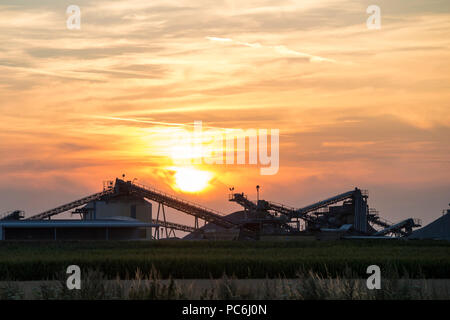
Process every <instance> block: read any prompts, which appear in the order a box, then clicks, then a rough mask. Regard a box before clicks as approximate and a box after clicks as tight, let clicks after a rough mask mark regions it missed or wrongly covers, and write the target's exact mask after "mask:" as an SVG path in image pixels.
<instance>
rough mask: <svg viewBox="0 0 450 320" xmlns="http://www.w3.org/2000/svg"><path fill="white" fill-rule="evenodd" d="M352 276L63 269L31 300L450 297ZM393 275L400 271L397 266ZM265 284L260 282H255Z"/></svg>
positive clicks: (16, 295) (402, 282)
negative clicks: (198, 281) (370, 284)
mask: <svg viewBox="0 0 450 320" xmlns="http://www.w3.org/2000/svg"><path fill="white" fill-rule="evenodd" d="M346 272H347V275H346V276H347V277H346V278H341V277H338V278H329V277H323V276H321V275H319V274H317V273H314V272H313V271H311V270H309V271H307V272H306V271H299V272H298V273H297V277H296V278H295V279H286V278H282V277H280V278H277V279H265V280H247V281H250V282H246V283H242V281H240V280H239V279H237V278H236V277H235V276H227V275H223V276H222V277H221V278H220V279H215V280H214V279H211V280H210V281H211V282H210V285H209V286H207V287H206V288H201V287H195V286H193V285H192V284H195V280H194V281H193V283H192V284H191V285H186V284H184V285H183V284H180V283H179V281H177V280H174V279H173V278H170V279H168V280H167V279H163V278H162V277H161V274H160V273H159V272H158V271H157V270H156V269H152V270H151V272H150V273H148V274H144V273H142V271H140V270H137V271H136V272H135V274H134V276H133V277H131V278H128V279H122V280H121V279H119V278H117V279H115V280H108V279H107V278H106V277H105V275H104V274H102V273H101V272H99V271H97V270H88V271H87V272H85V273H84V276H83V278H82V282H81V283H82V286H81V290H68V289H67V287H66V283H65V281H66V278H65V277H66V275H65V274H64V273H59V274H57V275H56V276H55V279H56V280H55V281H52V282H45V283H42V284H40V285H39V286H38V287H37V288H35V289H34V290H33V294H32V297H28V298H31V299H41V300H52V299H57V300H78V299H82V300H118V299H132V300H140V299H149V300H171V299H177V300H180V299H200V300H246V299H252V300H324V299H333V300H336V299H338V300H372V299H377V300H392V299H395V300H409V299H450V290H449V288H450V285H448V286H447V287H446V288H444V289H443V288H434V287H432V286H431V287H430V285H428V284H427V283H426V282H425V281H420V280H414V279H409V278H406V277H402V278H390V279H385V280H382V289H381V290H368V289H367V287H366V283H365V279H355V278H353V277H354V274H353V273H352V272H351V270H349V269H347V270H346ZM390 275H391V276H393V277H395V276H396V275H398V271H397V270H392V271H391V273H390ZM255 284H259V285H255ZM23 298H24V292H23V291H22V290H21V288H20V286H19V284H18V283H7V284H6V285H3V286H0V299H23Z"/></svg>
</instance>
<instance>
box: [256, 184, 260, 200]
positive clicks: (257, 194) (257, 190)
mask: <svg viewBox="0 0 450 320" xmlns="http://www.w3.org/2000/svg"><path fill="white" fill-rule="evenodd" d="M259 188H260V187H259V184H258V185H257V186H256V200H258V202H259Z"/></svg>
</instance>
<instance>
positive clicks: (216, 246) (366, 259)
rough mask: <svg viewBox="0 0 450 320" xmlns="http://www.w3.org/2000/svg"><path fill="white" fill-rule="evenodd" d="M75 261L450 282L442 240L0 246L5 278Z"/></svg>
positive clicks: (50, 272)
mask: <svg viewBox="0 0 450 320" xmlns="http://www.w3.org/2000/svg"><path fill="white" fill-rule="evenodd" d="M71 264H76V265H79V266H80V267H81V268H82V269H83V270H88V269H91V270H99V271H100V272H102V273H103V274H104V275H105V276H106V277H107V278H109V279H113V278H116V277H117V276H119V277H120V278H127V277H130V275H131V277H133V276H134V274H135V272H136V270H137V269H139V270H142V272H144V273H148V272H150V270H152V268H153V267H154V268H156V269H157V270H158V271H159V272H160V273H161V277H162V278H168V277H169V276H172V277H173V278H180V279H194V278H210V277H214V278H220V277H222V275H223V274H227V275H233V276H236V277H238V278H265V277H270V278H274V277H279V276H281V277H286V278H294V277H296V275H297V274H298V272H299V271H312V272H315V273H316V274H318V275H322V276H325V275H326V276H332V277H336V276H343V275H344V274H345V270H346V269H350V270H351V272H352V274H355V275H358V276H361V277H367V275H366V268H367V266H369V265H371V264H377V265H379V266H380V267H381V269H382V272H383V270H384V271H386V272H390V271H388V270H395V272H396V273H398V276H400V277H402V276H408V277H411V278H450V243H449V242H438V241H431V242H428V241H367V240H365V241H333V242H331V241H330V242H318V241H311V242H309V241H308V242H225V241H224V242H212V241H211V242H208V241H152V242H1V243H0V280H44V279H53V278H54V275H55V274H57V273H59V272H61V271H62V270H65V269H66V268H67V266H69V265H71Z"/></svg>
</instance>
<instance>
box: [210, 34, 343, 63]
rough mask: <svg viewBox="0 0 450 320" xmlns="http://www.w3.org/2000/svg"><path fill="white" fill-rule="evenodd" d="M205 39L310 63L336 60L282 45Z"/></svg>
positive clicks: (212, 38)
mask: <svg viewBox="0 0 450 320" xmlns="http://www.w3.org/2000/svg"><path fill="white" fill-rule="evenodd" d="M206 39H208V40H210V41H214V42H221V43H234V44H237V45H241V46H246V47H250V48H255V49H271V50H273V51H275V52H276V53H278V54H280V55H285V56H296V57H302V58H306V59H308V60H309V61H310V62H331V63H335V62H336V60H334V59H329V58H324V57H320V56H316V55H312V54H309V53H305V52H300V51H296V50H292V49H289V48H288V47H286V46H283V45H277V46H267V45H262V44H260V43H258V42H257V43H249V42H242V41H236V40H233V39H230V38H220V37H210V36H208V37H206Z"/></svg>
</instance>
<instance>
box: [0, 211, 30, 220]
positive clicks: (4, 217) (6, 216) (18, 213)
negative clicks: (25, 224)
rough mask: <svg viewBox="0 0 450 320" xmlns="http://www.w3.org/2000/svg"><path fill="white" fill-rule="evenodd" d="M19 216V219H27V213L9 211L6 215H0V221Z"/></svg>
mask: <svg viewBox="0 0 450 320" xmlns="http://www.w3.org/2000/svg"><path fill="white" fill-rule="evenodd" d="M14 214H17V217H18V218H19V219H20V218H24V217H25V212H23V211H22V210H12V211H7V212H5V213H2V214H0V220H6V218H8V217H10V216H12V215H14Z"/></svg>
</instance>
